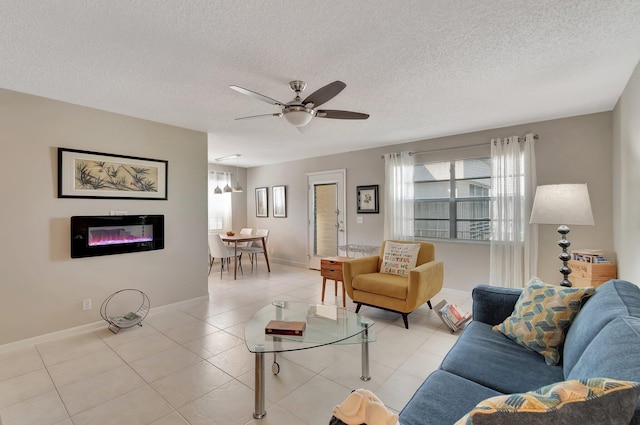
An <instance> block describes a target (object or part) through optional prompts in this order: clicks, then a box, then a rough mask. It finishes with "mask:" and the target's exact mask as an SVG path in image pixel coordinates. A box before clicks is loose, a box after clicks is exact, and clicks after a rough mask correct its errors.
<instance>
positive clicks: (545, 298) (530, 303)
mask: <svg viewBox="0 0 640 425" xmlns="http://www.w3.org/2000/svg"><path fill="white" fill-rule="evenodd" d="M594 292H595V288H593V287H587V288H564V287H560V286H556V285H548V284H546V283H544V282H543V281H542V280H540V279H537V278H536V279H532V280H531V282H529V283H527V285H526V286H525V288H524V291H522V294H521V295H520V298H519V299H518V301H517V302H516V306H515V309H514V310H513V313H512V314H511V316H509V317H508V318H507V319H506V320H505V321H504V322H502V323H501V324H498V325H496V326H494V328H493V329H494V330H495V331H497V332H501V333H503V334H504V335H505V336H506V337H507V338H510V339H512V340H513V341H514V342H516V343H517V344H520V345H522V346H523V347H526V348H528V349H530V350H533V351H536V352H538V353H540V354H542V355H543V356H544V359H545V361H546V362H547V364H548V365H556V364H558V362H559V361H560V350H559V349H560V346H561V345H562V343H563V342H564V336H565V332H566V330H567V328H568V327H569V326H570V325H571V322H572V321H573V319H574V317H575V316H576V315H577V314H578V312H579V311H580V307H581V306H582V303H583V301H584V300H585V299H586V298H588V297H589V296H591V295H592V294H593V293H594Z"/></svg>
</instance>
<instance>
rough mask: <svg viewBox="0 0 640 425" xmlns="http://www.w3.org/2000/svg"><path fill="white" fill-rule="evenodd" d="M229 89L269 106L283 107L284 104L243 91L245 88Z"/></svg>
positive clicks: (258, 94) (232, 87)
mask: <svg viewBox="0 0 640 425" xmlns="http://www.w3.org/2000/svg"><path fill="white" fill-rule="evenodd" d="M229 88H230V89H232V90H235V91H237V92H238V93H242V94H244V95H247V96H249V97H253V98H254V99H258V100H261V101H263V102H267V103H268V104H270V105H277V106H283V107H284V104H283V103H282V102H278V101H277V100H275V99H271V98H270V97H267V96H265V95H263V94H260V93H256V92H254V91H251V90H249V89H245V88H242V87H238V86H229Z"/></svg>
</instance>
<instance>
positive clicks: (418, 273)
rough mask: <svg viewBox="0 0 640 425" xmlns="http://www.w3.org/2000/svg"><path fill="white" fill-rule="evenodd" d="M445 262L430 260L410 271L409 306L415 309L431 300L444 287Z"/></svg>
mask: <svg viewBox="0 0 640 425" xmlns="http://www.w3.org/2000/svg"><path fill="white" fill-rule="evenodd" d="M443 281H444V263H443V262H442V261H436V260H434V261H429V262H428V263H424V264H421V265H419V266H418V267H416V268H415V269H413V270H410V271H409V287H408V288H407V308H408V309H410V310H413V309H415V308H417V307H419V306H420V305H422V304H424V303H425V302H427V301H429V300H430V299H431V298H433V296H434V295H436V294H437V293H438V292H440V290H441V289H442V283H443Z"/></svg>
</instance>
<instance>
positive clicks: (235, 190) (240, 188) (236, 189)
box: [233, 154, 243, 192]
mask: <svg viewBox="0 0 640 425" xmlns="http://www.w3.org/2000/svg"><path fill="white" fill-rule="evenodd" d="M239 156H240V154H237V155H236V185H235V187H234V188H233V191H234V192H242V191H243V190H242V186H240V182H239V181H238V157H239Z"/></svg>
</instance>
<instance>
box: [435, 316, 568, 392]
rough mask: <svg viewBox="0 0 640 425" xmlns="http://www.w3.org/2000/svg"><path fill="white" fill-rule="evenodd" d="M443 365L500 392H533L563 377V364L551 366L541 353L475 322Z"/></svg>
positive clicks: (450, 370)
mask: <svg viewBox="0 0 640 425" xmlns="http://www.w3.org/2000/svg"><path fill="white" fill-rule="evenodd" d="M440 368H441V369H444V370H446V371H448V372H451V373H453V374H456V375H460V376H462V377H464V378H467V379H470V380H472V381H475V382H478V383H479V384H481V385H483V386H485V387H488V388H492V389H494V390H496V391H499V392H501V393H520V392H525V391H532V390H535V389H536V388H540V387H542V386H544V385H547V384H549V383H550V382H558V381H563V380H564V375H563V373H562V367H561V366H548V365H547V364H546V363H545V361H544V358H543V357H542V356H540V355H539V354H538V353H536V352H533V351H530V350H528V349H526V348H524V347H521V346H520V345H518V344H514V342H513V341H511V340H510V339H508V338H507V337H505V336H504V335H502V334H501V333H497V332H494V331H492V330H491V325H488V324H486V323H482V322H476V321H473V322H471V323H469V324H468V325H467V327H466V329H465V330H464V332H462V334H461V335H460V336H459V337H458V340H457V341H456V343H455V344H454V346H453V347H452V348H451V350H449V353H447V355H446V356H445V358H444V360H443V361H442V364H441V366H440ZM515 376H517V379H514V377H515Z"/></svg>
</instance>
